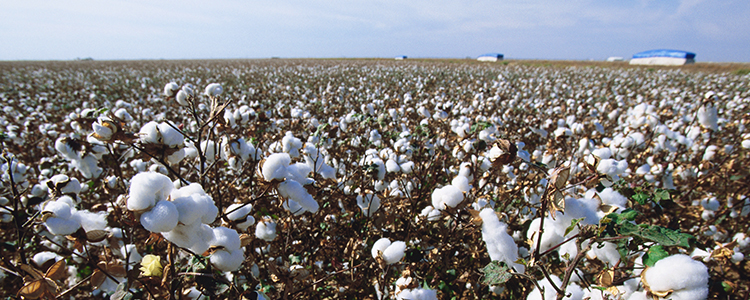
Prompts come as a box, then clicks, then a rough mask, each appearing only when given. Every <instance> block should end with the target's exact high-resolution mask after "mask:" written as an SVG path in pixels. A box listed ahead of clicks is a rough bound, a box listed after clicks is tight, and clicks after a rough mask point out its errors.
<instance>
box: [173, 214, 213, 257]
mask: <svg viewBox="0 0 750 300" xmlns="http://www.w3.org/2000/svg"><path fill="white" fill-rule="evenodd" d="M161 235H162V236H164V238H165V239H167V240H168V241H170V242H172V243H174V244H175V245H177V246H180V247H182V248H185V249H188V250H190V251H192V252H193V253H196V254H198V255H200V254H201V253H203V252H206V250H208V247H209V244H208V242H210V241H211V240H213V238H214V236H213V235H214V231H213V228H211V226H208V225H207V224H203V223H200V222H195V223H193V224H177V226H175V227H174V229H172V230H171V231H167V232H162V234H161Z"/></svg>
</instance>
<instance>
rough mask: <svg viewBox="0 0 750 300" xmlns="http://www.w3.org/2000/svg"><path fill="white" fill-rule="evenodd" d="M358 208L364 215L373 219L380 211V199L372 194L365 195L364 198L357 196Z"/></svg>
mask: <svg viewBox="0 0 750 300" xmlns="http://www.w3.org/2000/svg"><path fill="white" fill-rule="evenodd" d="M357 206H359V208H360V209H362V214H364V215H365V216H367V217H372V215H373V214H374V213H375V212H376V211H378V209H380V198H378V196H377V195H375V194H372V193H365V194H364V196H363V195H357Z"/></svg>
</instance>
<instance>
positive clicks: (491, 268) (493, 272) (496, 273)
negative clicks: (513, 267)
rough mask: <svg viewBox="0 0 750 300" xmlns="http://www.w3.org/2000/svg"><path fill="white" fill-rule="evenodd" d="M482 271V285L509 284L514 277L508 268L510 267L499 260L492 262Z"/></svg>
mask: <svg viewBox="0 0 750 300" xmlns="http://www.w3.org/2000/svg"><path fill="white" fill-rule="evenodd" d="M481 271H482V273H484V278H482V284H486V285H500V284H503V283H505V282H507V281H508V280H510V278H511V277H513V274H511V273H510V269H509V268H508V266H507V265H506V264H505V263H503V262H500V261H497V260H493V261H491V262H490V263H489V264H487V265H486V266H485V267H484V268H482V270H481Z"/></svg>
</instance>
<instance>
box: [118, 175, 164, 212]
mask: <svg viewBox="0 0 750 300" xmlns="http://www.w3.org/2000/svg"><path fill="white" fill-rule="evenodd" d="M172 189H174V185H173V184H172V180H170V179H169V177H167V176H166V175H163V174H159V173H155V172H143V173H138V174H136V175H135V176H133V178H132V179H131V180H130V193H129V197H128V204H127V206H128V209H129V210H135V211H138V210H145V209H148V208H150V207H152V206H154V205H155V204H156V202H157V201H161V200H165V199H167V196H169V193H170V192H171V191H172Z"/></svg>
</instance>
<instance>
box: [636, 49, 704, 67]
mask: <svg viewBox="0 0 750 300" xmlns="http://www.w3.org/2000/svg"><path fill="white" fill-rule="evenodd" d="M692 63H695V53H692V52H687V51H680V50H667V49H658V50H649V51H643V52H639V53H636V54H634V55H633V59H631V60H630V64H631V65H660V66H681V65H685V64H692Z"/></svg>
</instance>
